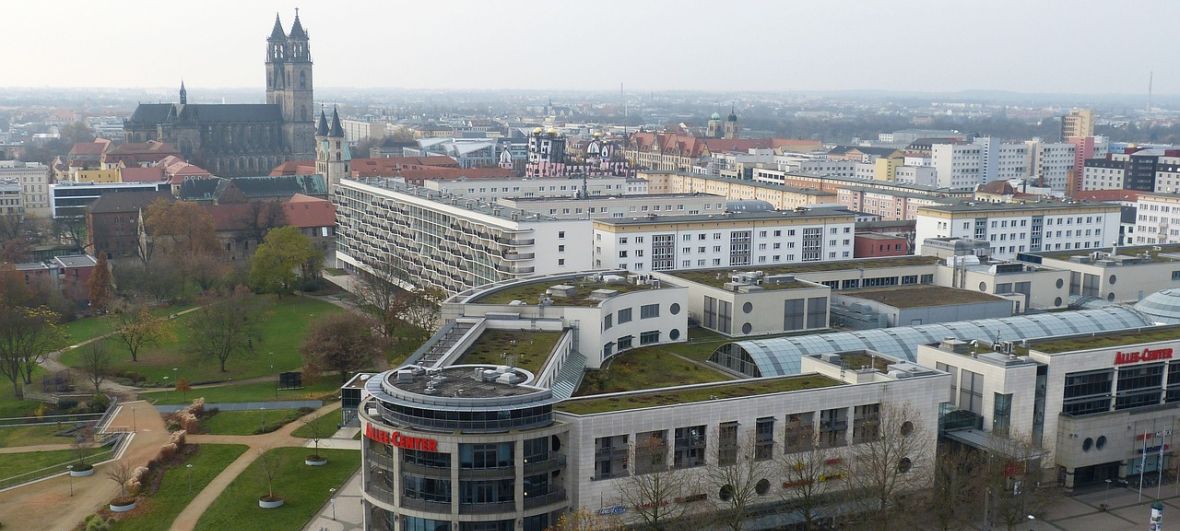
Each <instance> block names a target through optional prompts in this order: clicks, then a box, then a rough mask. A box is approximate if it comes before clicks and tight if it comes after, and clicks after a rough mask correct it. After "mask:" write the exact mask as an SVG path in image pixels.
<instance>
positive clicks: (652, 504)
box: [618, 434, 693, 529]
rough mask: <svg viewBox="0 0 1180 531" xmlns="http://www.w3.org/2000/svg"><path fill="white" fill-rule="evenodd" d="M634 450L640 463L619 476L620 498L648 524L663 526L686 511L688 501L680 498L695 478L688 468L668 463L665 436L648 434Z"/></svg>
mask: <svg viewBox="0 0 1180 531" xmlns="http://www.w3.org/2000/svg"><path fill="white" fill-rule="evenodd" d="M632 450H633V451H634V453H635V463H636V466H635V467H634V470H633V471H632V472H633V473H632V474H631V475H630V476H628V477H626V478H623V479H620V480H619V483H618V493H619V498H620V499H621V500H622V502H623V503H624V504H625V505H627V507H628V509H629V510H634V511H635V514H637V515H639V518H640V519H641V520H642V521H643V526H644V527H645V528H648V529H663V528H664V527H665V526H667V525H668V522H669V521H670V520H674V519H676V518H679V517H680V516H682V515H683V514H684V512H685V504H684V503H678V500H677V499H678V498H682V497H683V496H684V495H685V493H686V492H687V489H688V486H689V485H690V484H691V483H692V481H693V478H692V477H691V476H690V475H689V472H688V471H687V470H684V469H677V468H670V467H669V466H668V443H667V441H666V440H665V439H664V438H662V437H659V436H657V435H654V434H650V435H647V436H645V437H643V438H642V439H640V440H637V441H636V442H635V444H634V445H633V448H632Z"/></svg>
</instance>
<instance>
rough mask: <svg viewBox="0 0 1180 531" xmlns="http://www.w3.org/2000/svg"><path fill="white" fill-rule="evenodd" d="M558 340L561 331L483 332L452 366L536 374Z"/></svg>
mask: <svg viewBox="0 0 1180 531" xmlns="http://www.w3.org/2000/svg"><path fill="white" fill-rule="evenodd" d="M559 339H561V332H560V331H553V332H550V331H534V330H492V329H489V330H484V331H483V333H481V334H479V337H477V338H476V339H475V342H473V343H472V344H471V346H469V347H467V350H466V351H464V352H463V354H461V355H460V356H459V358H458V359H456V360H455V363H454V365H511V366H513V367H520V368H521V369H524V370H526V371H529V372H531V373H533V374H534V375H535V374H537V373H539V372H541V368H542V367H544V366H545V362H546V361H547V360H548V359H549V354H550V353H552V352H553V346H554V345H556V344H557V340H559ZM505 355H507V356H508V357H505Z"/></svg>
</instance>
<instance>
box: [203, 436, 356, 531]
mask: <svg viewBox="0 0 1180 531" xmlns="http://www.w3.org/2000/svg"><path fill="white" fill-rule="evenodd" d="M270 451H271V452H274V453H276V454H278V456H279V459H280V465H279V470H278V474H277V476H276V477H275V481H274V491H275V495H276V496H280V497H282V498H283V499H284V501H285V502H286V503H285V504H284V505H283V506H282V507H280V508H278V509H260V508H259V507H258V497H259V496H262V495H265V494H266V482H265V481H264V480H263V478H262V474H261V470H262V463H261V461H260V460H255V461H254V463H252V464H251V465H250V466H249V467H248V468H247V469H246V470H244V471H243V472H242V474H241V475H240V476H238V477H237V478H236V479H234V481H233V483H230V484H229V486H228V487H226V489H225V490H224V491H223V492H222V493H221V495H220V496H218V497H217V500H215V501H214V502H213V505H212V506H210V507H209V509H208V510H207V511H205V514H203V515H201V519H200V520H199V521H198V522H197V526H196V529H198V530H218V531H220V530H222V529H251V530H258V531H264V530H278V531H287V530H291V529H302V528H303V526H304V525H306V524H307V522H308V521H310V520H311V519H312V517H314V516H315V515H316V513H317V512H319V510H320V508H322V507H323V506H324V504H325V503H327V501H328V497H329V496H330V495H331V493H329V492H328V489H330V488H340V486H342V485H343V484H344V482H345V481H347V480H348V478H349V477H350V476H352V474H353V473H354V472H356V470H357V468H358V467H360V460H361V453H360V452H357V451H352V450H321V451H320V455H322V456H324V457H327V458H328V464H327V465H325V466H319V467H311V466H307V465H304V464H303V458H304V457H306V456H307V454H308V449H307V448H277V449H274V450H270Z"/></svg>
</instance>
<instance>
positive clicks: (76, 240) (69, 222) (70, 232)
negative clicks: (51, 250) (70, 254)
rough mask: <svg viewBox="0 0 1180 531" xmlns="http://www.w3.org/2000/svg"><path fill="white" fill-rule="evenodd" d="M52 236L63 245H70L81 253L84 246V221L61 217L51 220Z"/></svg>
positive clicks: (76, 218) (82, 219)
mask: <svg viewBox="0 0 1180 531" xmlns="http://www.w3.org/2000/svg"><path fill="white" fill-rule="evenodd" d="M53 234H54V236H55V237H56V238H57V241H59V242H61V243H62V244H63V245H70V246H72V247H73V248H74V250H75V251H78V252H82V251H83V250H84V249H83V247H85V245H86V219H85V218H79V217H62V218H54V219H53Z"/></svg>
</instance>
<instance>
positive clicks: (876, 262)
mask: <svg viewBox="0 0 1180 531" xmlns="http://www.w3.org/2000/svg"><path fill="white" fill-rule="evenodd" d="M940 261H941V259H939V258H938V257H937V256H925V255H907V256H891V257H886V258H868V259H861V260H839V261H832V262H810V263H805V264H785V265H774V266H761V267H759V266H742V267H731V268H712V269H687V270H681V271H668V272H666V273H667V274H669V275H672V276H675V277H679V278H683V279H684V280H687V281H690V282H696V283H698V284H706V285H710V286H713V287H717V288H720V287H724V285H725V283H726V282H729V273H731V272H735V271H762V272H764V273H766V274H767V275H795V274H804V273H819V272H822V271H843V270H855V269H858V268H860V269H884V268H887V267H906V266H920V265H933V264H937V263H938V262H940ZM718 273H721V278H717V274H718ZM763 287H764V288H765V287H766V286H763Z"/></svg>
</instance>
